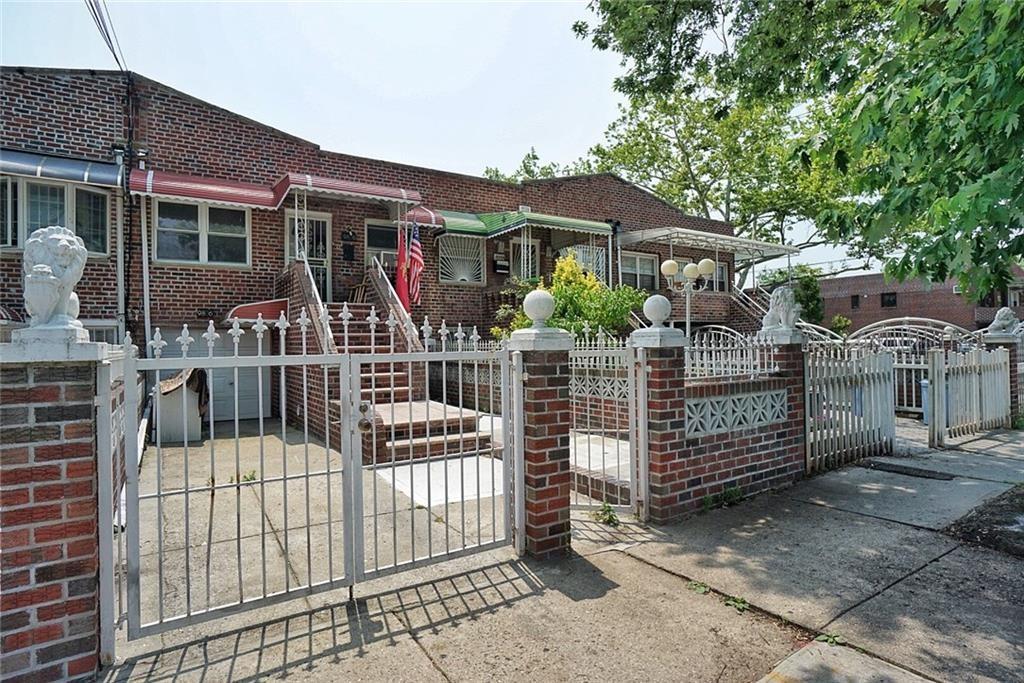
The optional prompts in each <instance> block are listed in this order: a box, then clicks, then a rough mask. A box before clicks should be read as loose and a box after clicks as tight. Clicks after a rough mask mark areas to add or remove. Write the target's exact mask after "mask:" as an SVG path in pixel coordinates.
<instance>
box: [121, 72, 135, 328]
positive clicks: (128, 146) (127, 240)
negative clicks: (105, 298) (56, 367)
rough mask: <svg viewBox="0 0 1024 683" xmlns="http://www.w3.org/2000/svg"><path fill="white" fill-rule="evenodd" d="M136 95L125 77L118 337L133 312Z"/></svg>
mask: <svg viewBox="0 0 1024 683" xmlns="http://www.w3.org/2000/svg"><path fill="white" fill-rule="evenodd" d="M134 92H135V81H134V79H133V78H132V72H131V71H129V72H127V73H126V74H125V91H124V115H125V117H126V118H127V121H128V130H127V134H126V135H125V149H124V161H123V163H122V168H123V169H124V175H123V176H122V178H121V186H122V194H121V201H122V202H123V203H124V205H125V206H126V207H127V210H126V211H119V212H118V226H117V227H118V250H119V251H118V267H119V273H118V276H117V277H118V295H119V298H120V302H119V303H118V307H117V311H118V318H119V324H120V328H119V330H118V332H119V334H120V335H122V340H123V338H124V335H125V334H126V333H127V331H128V312H129V311H130V310H131V286H132V285H131V267H132V195H131V192H130V191H129V184H128V183H129V178H130V174H131V169H132V161H133V159H134V157H135V114H134V112H133V111H132V97H133V95H134ZM125 218H127V221H128V231H127V232H125V230H124V219H125Z"/></svg>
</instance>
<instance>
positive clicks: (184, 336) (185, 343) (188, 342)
mask: <svg viewBox="0 0 1024 683" xmlns="http://www.w3.org/2000/svg"><path fill="white" fill-rule="evenodd" d="M174 341H176V342H178V344H180V345H181V357H182V358H188V347H190V346H192V344H193V343H194V342H195V339H193V338H192V335H190V334H189V333H188V324H185V325H182V326H181V334H179V335H178V338H177V339H175V340H174Z"/></svg>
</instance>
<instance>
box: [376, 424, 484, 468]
mask: <svg viewBox="0 0 1024 683" xmlns="http://www.w3.org/2000/svg"><path fill="white" fill-rule="evenodd" d="M490 450H491V435H490V434H489V433H487V432H480V431H468V432H459V433H458V434H452V433H450V432H449V433H448V435H447V436H445V435H444V434H436V435H435V434H431V435H430V436H429V437H427V436H419V437H414V438H412V439H409V438H400V439H398V438H396V439H395V440H394V441H387V442H385V444H384V449H383V451H382V452H378V454H377V462H381V461H382V460H383V461H387V460H389V459H390V458H391V456H392V451H393V452H394V457H395V459H396V460H408V459H409V458H410V457H411V458H413V459H419V458H427V457H429V458H431V459H434V458H443V457H444V456H445V454H447V455H448V457H457V456H459V455H477V454H479V455H490Z"/></svg>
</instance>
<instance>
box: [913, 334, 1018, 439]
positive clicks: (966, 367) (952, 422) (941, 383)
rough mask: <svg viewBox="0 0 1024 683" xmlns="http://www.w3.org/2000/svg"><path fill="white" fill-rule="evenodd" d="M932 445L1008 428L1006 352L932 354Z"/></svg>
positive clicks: (1008, 372)
mask: <svg viewBox="0 0 1024 683" xmlns="http://www.w3.org/2000/svg"><path fill="white" fill-rule="evenodd" d="M928 370H929V387H928V388H929V393H928V445H929V446H932V447H936V448H937V447H942V446H944V445H945V442H946V439H947V438H958V437H964V436H969V435H971V434H976V433H978V432H980V431H983V430H986V429H996V428H999V427H1009V426H1011V425H1010V418H1011V415H1010V354H1009V351H1007V349H1002V348H1001V349H993V350H991V351H982V350H980V349H975V350H973V351H967V352H965V353H958V352H955V351H944V350H941V349H933V350H932V351H929V352H928Z"/></svg>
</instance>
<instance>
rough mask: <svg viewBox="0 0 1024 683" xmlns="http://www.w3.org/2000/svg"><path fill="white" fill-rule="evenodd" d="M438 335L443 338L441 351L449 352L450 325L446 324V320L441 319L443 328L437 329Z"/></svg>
mask: <svg viewBox="0 0 1024 683" xmlns="http://www.w3.org/2000/svg"><path fill="white" fill-rule="evenodd" d="M437 334H438V335H439V336H440V337H441V350H442V351H447V350H448V325H447V324H445V322H444V318H441V327H439V328H437Z"/></svg>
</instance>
